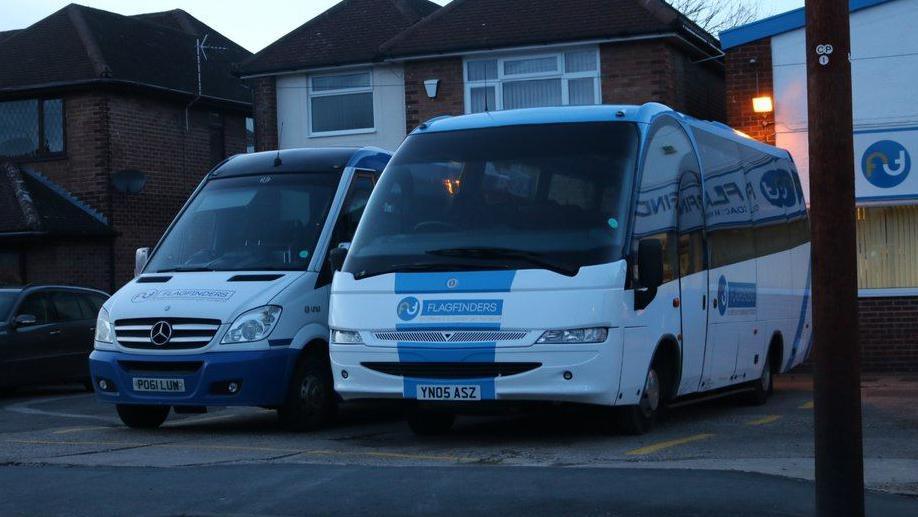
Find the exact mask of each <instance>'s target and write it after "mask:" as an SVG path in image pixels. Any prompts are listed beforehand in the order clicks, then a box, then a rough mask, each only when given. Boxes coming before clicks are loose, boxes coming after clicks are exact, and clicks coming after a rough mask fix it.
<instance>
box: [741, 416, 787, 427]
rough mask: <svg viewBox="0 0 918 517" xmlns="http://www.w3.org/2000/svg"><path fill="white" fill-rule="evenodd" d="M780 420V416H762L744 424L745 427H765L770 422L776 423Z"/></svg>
mask: <svg viewBox="0 0 918 517" xmlns="http://www.w3.org/2000/svg"><path fill="white" fill-rule="evenodd" d="M780 419H781V415H768V416H763V417H762V418H756V419H755V420H750V421H748V422H746V425H765V424H770V423H772V422H776V421H778V420H780Z"/></svg>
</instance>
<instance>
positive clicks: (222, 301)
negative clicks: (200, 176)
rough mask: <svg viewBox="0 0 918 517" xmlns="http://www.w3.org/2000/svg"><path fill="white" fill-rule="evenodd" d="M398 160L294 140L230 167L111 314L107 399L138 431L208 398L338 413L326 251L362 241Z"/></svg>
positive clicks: (191, 206) (289, 412)
mask: <svg viewBox="0 0 918 517" xmlns="http://www.w3.org/2000/svg"><path fill="white" fill-rule="evenodd" d="M389 158H390V154H389V153H387V152H385V151H382V150H380V149H371V148H364V149H352V148H336V149H291V150H284V151H272V152H264V153H254V154H245V155H237V156H234V157H232V158H229V159H228V160H226V161H224V162H223V163H221V164H220V165H218V166H217V167H216V168H215V169H214V170H213V171H211V172H210V173H209V174H208V175H207V176H206V178H205V179H204V181H203V182H202V183H201V184H200V186H199V187H198V188H197V190H195V192H194V193H193V194H192V196H191V198H190V199H189V200H188V202H187V203H186V204H185V206H184V208H182V210H181V212H179V214H178V216H177V217H176V218H175V221H174V222H173V223H172V224H171V226H169V228H168V229H167V231H166V233H165V235H164V236H163V238H162V239H161V240H160V242H159V244H158V245H157V246H156V248H155V249H154V250H153V252H152V254H151V255H150V256H149V259H147V257H146V255H147V250H138V275H137V277H136V278H134V280H132V281H131V282H129V283H128V284H127V285H125V286H124V287H122V288H121V289H120V290H119V291H118V292H116V293H115V294H114V296H112V297H111V298H110V299H109V300H108V301H107V302H106V303H105V305H104V306H103V308H102V310H101V311H100V313H99V318H98V321H97V323H96V336H95V350H94V351H93V352H92V355H91V356H90V370H91V373H92V380H93V384H94V386H95V390H96V394H97V397H98V399H99V400H100V401H102V402H108V403H113V404H115V405H116V406H115V407H116V408H117V411H118V415H119V416H120V417H121V420H122V421H123V422H124V423H125V424H127V425H128V426H131V427H146V428H150V427H157V426H159V425H160V424H162V423H163V422H164V421H165V419H166V417H167V416H168V414H169V410H170V408H175V411H176V412H202V411H205V410H206V407H207V406H263V407H268V408H276V409H277V411H278V414H279V416H280V418H281V421H282V423H284V424H286V425H288V426H290V427H293V428H297V429H309V428H314V427H317V426H319V425H322V424H323V423H325V422H327V421H328V420H329V419H330V418H331V417H332V416H333V414H334V411H335V406H336V402H337V399H336V396H335V394H334V389H333V385H332V379H331V372H330V370H329V365H328V345H327V342H328V341H327V340H328V327H327V319H328V296H329V289H330V287H329V284H330V283H331V279H332V271H331V270H330V269H329V268H328V267H327V266H326V264H327V263H328V261H327V260H326V256H327V255H328V254H329V250H332V253H334V250H335V248H336V247H337V246H338V244H339V243H342V242H350V241H351V240H352V239H351V237H352V235H353V233H354V231H355V229H356V227H357V222H358V221H359V219H360V217H361V214H362V213H363V209H364V207H365V205H366V202H367V199H368V198H369V195H370V192H371V190H372V189H373V187H374V185H375V184H376V181H377V179H378V176H379V173H380V171H382V169H383V167H384V166H385V164H386V163H387V162H388V161H389Z"/></svg>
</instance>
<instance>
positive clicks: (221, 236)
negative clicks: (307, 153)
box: [144, 173, 340, 273]
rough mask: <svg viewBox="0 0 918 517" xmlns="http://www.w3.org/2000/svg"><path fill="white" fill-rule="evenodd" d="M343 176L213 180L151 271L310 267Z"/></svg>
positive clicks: (177, 226) (173, 231) (151, 264)
mask: <svg viewBox="0 0 918 517" xmlns="http://www.w3.org/2000/svg"><path fill="white" fill-rule="evenodd" d="M339 179H340V175H337V174H308V173H303V174H273V175H272V174H264V175H258V176H243V177H234V178H223V179H214V180H211V181H209V182H208V183H207V184H206V185H205V186H204V187H203V189H201V191H199V192H198V194H197V195H196V196H195V197H194V199H193V200H192V201H191V203H190V204H189V205H188V207H187V208H186V209H185V211H184V212H183V213H182V215H181V217H180V218H179V220H178V221H177V222H176V223H175V225H174V226H173V227H172V229H171V230H170V231H169V233H168V234H167V235H166V236H165V238H164V239H163V241H162V243H161V244H160V246H159V247H158V248H157V250H156V252H155V253H154V255H153V256H152V257H151V258H150V261H149V263H148V265H147V266H146V268H145V269H144V271H145V272H148V273H150V272H168V271H246V270H248V271H256V270H257V271H264V270H303V269H305V268H306V266H307V265H308V264H309V259H310V258H311V256H312V253H313V250H314V248H315V245H316V241H317V240H318V239H319V234H320V233H321V231H322V228H323V226H324V224H325V218H326V216H327V214H328V210H329V207H330V205H331V202H332V198H333V197H334V195H335V190H336V189H337V187H338V180H339Z"/></svg>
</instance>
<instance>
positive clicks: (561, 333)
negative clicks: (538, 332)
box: [536, 327, 609, 344]
mask: <svg viewBox="0 0 918 517" xmlns="http://www.w3.org/2000/svg"><path fill="white" fill-rule="evenodd" d="M608 336H609V329H607V328H606V327H593V328H588V329H564V330H546V331H545V332H544V333H543V334H542V337H540V338H539V339H538V340H537V341H536V343H540V344H541V343H546V344H557V343H602V342H603V341H605V340H606V338H607V337H608Z"/></svg>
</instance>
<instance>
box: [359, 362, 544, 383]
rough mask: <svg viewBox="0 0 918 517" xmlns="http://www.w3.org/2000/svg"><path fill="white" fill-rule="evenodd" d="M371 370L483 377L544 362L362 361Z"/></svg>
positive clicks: (424, 375)
mask: <svg viewBox="0 0 918 517" xmlns="http://www.w3.org/2000/svg"><path fill="white" fill-rule="evenodd" d="M360 364H361V365H363V366H364V367H366V368H369V369H371V370H374V371H377V372H380V373H387V374H389V375H398V376H399V377H421V378H427V379H482V378H493V377H506V376H508V375H516V374H520V373H523V372H528V371H530V370H535V369H536V368H538V367H540V366H542V363H360Z"/></svg>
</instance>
